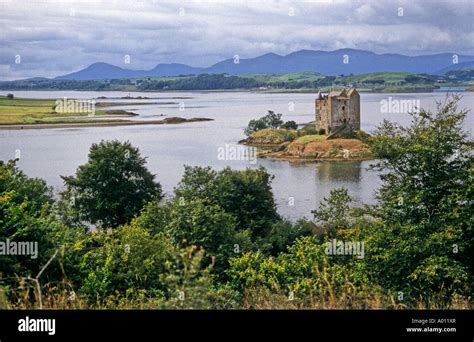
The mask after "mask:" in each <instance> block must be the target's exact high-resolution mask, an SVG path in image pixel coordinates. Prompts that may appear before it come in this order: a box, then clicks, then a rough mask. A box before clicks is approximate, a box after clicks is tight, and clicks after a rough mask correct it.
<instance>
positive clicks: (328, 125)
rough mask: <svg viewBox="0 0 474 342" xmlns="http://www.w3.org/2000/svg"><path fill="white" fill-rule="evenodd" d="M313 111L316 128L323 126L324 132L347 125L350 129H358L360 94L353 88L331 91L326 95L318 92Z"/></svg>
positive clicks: (330, 131)
mask: <svg viewBox="0 0 474 342" xmlns="http://www.w3.org/2000/svg"><path fill="white" fill-rule="evenodd" d="M315 111H316V129H320V128H324V130H325V131H326V134H330V133H334V132H335V131H336V130H337V129H338V128H342V127H347V126H348V125H349V126H350V128H352V130H360V95H359V93H358V92H357V90H356V89H355V88H350V89H347V90H346V89H345V88H344V89H342V90H339V91H331V92H330V93H329V94H327V95H322V94H321V93H320V92H318V95H317V97H316V100H315ZM346 124H347V125H346Z"/></svg>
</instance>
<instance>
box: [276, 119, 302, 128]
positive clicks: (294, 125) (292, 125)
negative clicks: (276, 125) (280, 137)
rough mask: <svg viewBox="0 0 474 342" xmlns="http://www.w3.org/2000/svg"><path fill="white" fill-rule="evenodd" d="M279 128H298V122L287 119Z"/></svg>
mask: <svg viewBox="0 0 474 342" xmlns="http://www.w3.org/2000/svg"><path fill="white" fill-rule="evenodd" d="M280 128H284V129H298V124H297V123H296V122H295V121H293V120H290V121H287V122H285V123H284V124H282V125H281V126H280Z"/></svg>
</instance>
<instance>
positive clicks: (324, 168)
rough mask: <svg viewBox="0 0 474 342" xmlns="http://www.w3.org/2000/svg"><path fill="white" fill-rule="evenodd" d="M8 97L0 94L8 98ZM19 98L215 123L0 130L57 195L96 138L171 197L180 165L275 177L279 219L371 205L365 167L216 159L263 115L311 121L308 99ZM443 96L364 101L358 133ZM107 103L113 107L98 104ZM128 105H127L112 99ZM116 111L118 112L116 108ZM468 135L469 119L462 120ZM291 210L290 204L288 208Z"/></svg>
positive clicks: (404, 118) (371, 176)
mask: <svg viewBox="0 0 474 342" xmlns="http://www.w3.org/2000/svg"><path fill="white" fill-rule="evenodd" d="M6 93H9V92H2V94H6ZM12 93H14V94H15V96H17V97H30V98H53V99H58V98H63V97H67V98H85V99H90V98H97V97H99V96H107V97H117V98H120V97H122V96H126V95H128V94H130V95H131V96H146V97H150V98H154V99H149V100H140V101H141V102H146V101H149V102H173V103H171V104H169V103H168V104H150V105H140V106H136V105H129V106H125V107H123V109H126V110H131V111H133V112H136V113H138V114H140V115H139V117H137V118H136V120H156V119H159V118H160V116H161V114H164V115H166V116H180V117H185V118H192V117H209V118H212V119H214V121H209V122H196V123H188V124H181V125H156V126H154V125H149V126H148V125H146V126H129V127H126V126H122V127H86V128H68V129H41V130H34V129H33V130H22V131H18V130H12V131H0V147H1V148H0V159H1V160H8V159H13V158H14V157H15V151H16V150H20V151H21V159H20V161H19V163H18V166H19V167H20V168H21V169H22V170H23V171H25V172H26V173H27V174H28V175H29V176H33V177H40V178H43V179H45V180H46V181H47V182H48V184H50V185H52V186H53V187H54V188H55V189H56V190H57V191H59V190H61V189H62V187H63V184H62V180H61V178H60V175H71V174H73V173H74V172H75V170H76V168H77V167H78V166H79V165H81V164H83V163H85V162H86V161H87V153H88V149H89V147H90V145H91V144H92V143H95V142H99V141H100V140H102V139H119V140H122V141H123V140H129V141H130V142H131V143H132V144H133V145H135V146H137V147H139V148H140V151H141V153H142V155H144V156H146V157H147V161H148V164H147V166H148V168H149V169H150V170H151V171H152V172H153V173H155V174H156V177H157V180H158V181H159V182H160V183H161V185H162V186H163V189H164V190H165V191H166V192H167V193H168V194H171V193H172V191H173V188H174V187H175V186H176V185H177V184H178V182H179V180H180V178H181V176H182V173H183V170H184V165H192V166H197V165H199V166H208V165H209V166H211V167H213V168H215V169H222V168H224V167H226V166H230V167H232V168H235V169H245V168H246V167H252V168H254V167H259V166H264V167H266V168H267V170H268V171H269V172H270V173H271V174H272V175H274V177H275V178H274V180H273V184H272V186H273V190H274V194H275V198H276V201H277V204H278V210H279V212H280V213H281V214H283V215H284V216H286V217H289V218H291V219H297V218H300V217H303V216H306V217H308V218H310V217H311V213H310V212H311V210H313V209H314V208H316V207H317V206H318V204H319V202H320V201H321V200H322V199H323V198H324V197H325V196H328V194H329V192H330V191H331V189H334V188H336V187H346V188H348V190H349V192H350V194H351V195H352V196H353V197H354V198H355V200H356V201H357V202H359V203H373V202H374V193H375V191H376V189H377V187H378V186H379V179H378V177H377V174H376V173H375V172H374V171H370V170H368V167H369V165H370V164H371V162H369V161H364V162H352V161H345V162H312V163H301V162H291V163H290V162H287V161H274V160H267V159H259V160H258V161H257V163H256V164H251V163H249V162H248V161H232V160H227V161H226V160H219V158H218V155H219V153H218V152H219V148H223V147H225V144H230V145H235V144H236V143H237V141H239V140H240V139H243V138H244V137H245V136H244V134H243V129H244V128H245V127H246V125H247V123H248V122H249V120H251V119H255V118H258V117H260V116H263V115H264V114H265V113H266V111H267V110H274V111H276V112H279V113H283V119H284V120H295V121H296V122H297V123H305V122H308V121H312V120H314V94H268V93H267V94H265V93H251V92H189V93H183V92H179V93H168V92H167V93H122V92H72V91H52V92H48V91H38V92H32V91H22V92H20V91H12ZM462 95H463V99H462V101H461V104H460V106H461V107H462V108H467V109H470V108H474V93H463V94H462ZM445 96H446V94H445V93H441V92H438V93H423V94H362V95H361V126H362V129H363V130H365V131H367V132H370V131H373V130H374V129H375V127H376V126H377V125H378V124H379V123H380V122H381V121H382V120H383V119H389V120H391V121H395V122H398V123H401V124H408V123H409V120H410V118H409V115H408V114H406V113H402V114H399V113H381V103H380V101H382V100H388V99H389V97H391V98H392V100H397V99H402V100H407V99H412V100H420V105H421V106H422V107H424V108H428V109H431V110H435V109H436V103H435V101H442V100H443V99H444V98H445ZM104 101H111V100H104ZM116 101H125V102H131V100H116ZM121 109H122V107H121ZM466 130H468V131H470V132H471V133H472V132H473V115H472V113H470V115H469V116H468V120H467V121H466ZM291 203H294V205H289V204H291Z"/></svg>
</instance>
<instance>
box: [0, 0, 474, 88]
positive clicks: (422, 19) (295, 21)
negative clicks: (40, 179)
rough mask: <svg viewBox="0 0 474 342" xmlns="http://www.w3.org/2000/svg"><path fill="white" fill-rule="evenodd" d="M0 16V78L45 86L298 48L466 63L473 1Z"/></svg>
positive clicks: (196, 4) (205, 5)
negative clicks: (97, 67)
mask: <svg viewBox="0 0 474 342" xmlns="http://www.w3.org/2000/svg"><path fill="white" fill-rule="evenodd" d="M0 7H1V12H2V17H1V19H0V46H1V47H2V49H1V51H0V79H16V78H23V77H36V76H45V77H52V76H56V75H59V74H63V73H67V72H72V71H76V70H78V69H81V68H83V67H85V66H87V65H89V64H91V63H94V62H99V61H100V62H108V63H112V64H115V65H118V66H122V67H129V68H132V69H146V68H152V67H154V66H155V65H156V64H157V63H164V62H166V63H168V62H179V63H187V64H190V65H193V66H208V65H211V64H213V63H215V62H217V61H220V60H222V59H223V58H231V57H232V56H233V55H235V54H239V55H240V56H241V57H242V58H248V57H254V56H257V55H260V54H264V53H268V52H274V53H278V54H288V53H291V52H293V51H296V50H299V49H321V50H334V49H338V48H346V47H347V48H359V49H367V50H372V51H374V52H378V53H402V54H409V55H415V54H427V53H439V52H456V53H463V54H474V47H473V44H472V42H473V37H474V28H473V24H472V17H473V14H474V2H473V1H471V0H465V1H464V0H459V1H448V0H432V1H430V0H428V1H426V0H425V1H423V0H399V1H388V0H387V1H380V0H379V1H375V0H374V1H349V0H333V1H330V0H326V1H290V0H275V1H270V0H267V1H249V2H242V1H238V0H235V1H231V0H222V1H205V0H201V1H137V0H124V1H113V2H112V1H109V2H107V1H95V0H91V1H64V2H63V1H47V0H43V1H34V0H32V1H23V2H21V3H17V2H7V3H4V2H0ZM399 8H403V16H399V15H398V9H399ZM292 12H294V16H290V15H289V14H290V13H292ZM180 13H181V14H183V15H180ZM16 54H20V55H21V56H22V64H21V65H17V64H14V58H15V55H16ZM125 54H129V55H131V64H130V65H124V64H123V56H124V55H125Z"/></svg>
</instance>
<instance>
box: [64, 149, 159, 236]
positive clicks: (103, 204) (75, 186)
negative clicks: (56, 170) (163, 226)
mask: <svg viewBox="0 0 474 342" xmlns="http://www.w3.org/2000/svg"><path fill="white" fill-rule="evenodd" d="M145 163H146V160H145V158H143V157H141V156H140V153H139V150H138V149H137V148H135V147H133V146H132V145H131V144H130V143H129V142H128V141H127V142H125V143H121V142H119V141H117V140H113V141H101V142H100V143H99V144H93V145H92V146H91V148H90V151H89V160H88V162H87V163H86V164H84V165H82V166H80V167H79V168H78V169H77V171H76V175H75V176H69V177H62V178H63V180H64V183H65V185H66V191H65V193H63V194H62V197H63V199H66V198H68V199H69V201H72V204H73V206H75V207H76V208H77V210H78V212H79V213H80V215H81V217H82V218H83V219H85V220H86V221H89V222H91V223H94V224H99V225H100V226H102V227H111V228H114V227H117V226H118V225H121V224H124V223H127V222H129V221H130V219H132V218H133V217H134V216H135V215H136V214H138V212H139V211H140V209H141V208H142V207H143V206H144V204H145V203H146V202H148V201H150V200H151V199H161V197H162V191H161V186H160V184H159V183H157V182H155V181H154V178H155V176H154V175H152V174H151V173H150V172H149V171H148V170H147V168H146V167H145Z"/></svg>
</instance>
